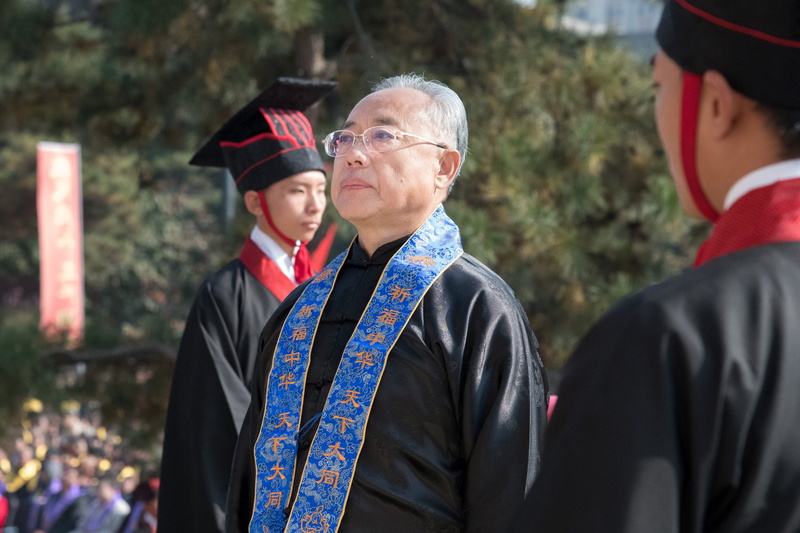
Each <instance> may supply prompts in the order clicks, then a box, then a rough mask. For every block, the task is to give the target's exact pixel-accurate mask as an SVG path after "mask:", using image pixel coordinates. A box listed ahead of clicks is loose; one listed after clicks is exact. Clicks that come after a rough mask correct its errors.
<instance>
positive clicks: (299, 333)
mask: <svg viewBox="0 0 800 533" xmlns="http://www.w3.org/2000/svg"><path fill="white" fill-rule="evenodd" d="M307 330H308V327H307V326H300V327H298V328H294V329H292V340H293V341H302V340H304V339H305V338H306V335H307V334H308V333H307Z"/></svg>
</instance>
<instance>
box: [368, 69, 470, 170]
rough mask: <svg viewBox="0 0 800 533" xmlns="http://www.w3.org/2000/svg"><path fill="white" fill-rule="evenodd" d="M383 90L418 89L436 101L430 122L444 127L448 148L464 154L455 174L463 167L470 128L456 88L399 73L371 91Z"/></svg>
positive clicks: (430, 107)
mask: <svg viewBox="0 0 800 533" xmlns="http://www.w3.org/2000/svg"><path fill="white" fill-rule="evenodd" d="M384 89H416V90H417V91H421V92H423V93H425V94H427V95H428V96H430V97H431V99H432V100H433V105H431V106H428V109H427V111H426V113H427V115H428V119H429V120H430V122H431V124H438V125H441V126H442V127H443V133H442V135H444V139H442V140H443V141H444V143H445V144H446V145H447V146H448V147H449V148H455V149H456V150H457V151H458V153H459V154H461V162H460V163H459V166H458V170H457V171H456V177H458V174H459V173H460V172H461V166H462V165H463V164H464V159H466V157H467V142H468V138H469V131H468V127H467V111H466V110H465V109H464V104H463V102H461V98H459V97H458V95H457V94H456V93H455V91H454V90H453V89H451V88H450V87H448V86H447V85H445V84H444V83H442V82H440V81H437V80H427V79H425V78H424V77H423V76H420V75H418V74H414V73H410V74H400V75H399V76H392V77H391V78H384V79H382V80H381V81H380V82H378V83H376V84H375V85H374V86H373V87H372V92H377V91H382V90H384ZM454 181H455V180H454Z"/></svg>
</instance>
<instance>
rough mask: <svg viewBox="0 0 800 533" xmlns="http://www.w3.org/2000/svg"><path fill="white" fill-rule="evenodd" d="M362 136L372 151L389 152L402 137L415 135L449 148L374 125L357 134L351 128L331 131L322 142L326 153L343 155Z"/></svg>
mask: <svg viewBox="0 0 800 533" xmlns="http://www.w3.org/2000/svg"><path fill="white" fill-rule="evenodd" d="M359 137H361V142H363V143H364V148H366V149H367V150H369V151H371V152H389V151H391V150H394V149H395V148H397V145H398V143H399V139H400V138H401V137H414V138H415V139H419V140H420V141H422V142H425V143H428V144H432V145H434V146H438V147H439V148H443V149H445V150H446V149H447V146H446V145H444V144H441V143H437V142H435V141H431V140H428V139H425V138H423V137H420V136H419V135H414V134H413V133H406V132H404V131H398V130H396V129H394V128H390V127H387V126H372V127H371V128H367V129H365V130H364V133H361V134H357V133H353V132H352V131H350V130H337V131H334V132H331V133H329V134H328V135H327V136H326V137H325V140H323V141H322V143H323V144H324V145H325V153H326V154H328V155H329V156H331V157H341V156H343V155H345V154H347V152H349V151H350V148H352V147H353V145H354V144H355V143H356V139H357V138H359Z"/></svg>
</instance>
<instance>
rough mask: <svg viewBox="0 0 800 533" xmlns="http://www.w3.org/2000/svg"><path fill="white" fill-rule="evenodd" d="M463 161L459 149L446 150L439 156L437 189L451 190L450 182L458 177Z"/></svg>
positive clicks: (436, 177) (436, 179) (436, 178)
mask: <svg viewBox="0 0 800 533" xmlns="http://www.w3.org/2000/svg"><path fill="white" fill-rule="evenodd" d="M460 163H461V154H459V153H458V151H457V150H446V151H445V153H444V154H442V157H440V158H439V170H438V172H437V173H436V176H435V185H436V188H437V189H444V190H445V191H448V190H450V184H451V183H453V180H454V179H456V172H458V165H459V164H460Z"/></svg>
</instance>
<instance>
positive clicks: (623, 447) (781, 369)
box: [513, 0, 800, 533]
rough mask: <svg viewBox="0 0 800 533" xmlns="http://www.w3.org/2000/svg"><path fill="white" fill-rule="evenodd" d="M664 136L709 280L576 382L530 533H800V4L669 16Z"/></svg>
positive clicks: (584, 359)
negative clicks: (703, 233)
mask: <svg viewBox="0 0 800 533" xmlns="http://www.w3.org/2000/svg"><path fill="white" fill-rule="evenodd" d="M657 39H658V42H659V45H660V49H659V50H658V52H657V54H656V56H655V58H654V69H653V78H654V82H655V88H656V109H655V112H656V121H657V123H658V130H659V133H660V136H661V140H662V143H663V145H664V147H665V150H666V154H667V157H668V160H669V164H670V169H671V173H672V175H673V178H674V181H675V184H676V188H677V191H678V196H679V198H680V201H681V205H682V206H683V208H684V210H685V211H687V212H688V214H690V215H692V216H696V217H704V218H706V219H708V220H709V221H711V222H713V227H712V229H711V234H710V237H709V239H708V240H707V241H706V242H705V243H704V244H703V245H702V247H701V248H700V250H699V252H698V255H697V259H696V261H695V265H694V268H691V269H688V270H686V271H685V272H682V273H681V274H679V275H677V276H675V277H673V278H671V279H668V280H666V281H664V282H662V283H659V284H656V285H654V286H651V287H648V288H646V289H644V290H642V291H641V292H639V293H637V294H634V295H631V296H629V297H627V298H625V299H624V300H622V301H621V302H620V303H619V304H617V305H616V306H615V307H614V308H613V309H612V310H611V311H609V312H608V313H606V314H605V316H604V317H602V318H601V320H600V321H599V322H598V323H597V324H596V325H595V326H594V327H593V328H592V329H591V330H590V332H589V333H588V334H587V335H586V337H585V338H584V339H583V340H582V341H581V342H580V343H579V345H578V347H577V349H576V351H575V353H574V354H573V355H572V357H571V358H570V360H569V362H568V363H567V365H566V368H565V372H564V374H563V381H562V382H561V388H560V390H559V399H558V403H557V405H556V407H555V410H554V412H553V417H552V419H551V422H550V425H549V427H548V430H547V435H546V438H545V450H544V455H543V459H542V470H541V473H540V475H539V477H538V478H537V480H536V482H535V483H534V487H533V489H532V491H531V493H530V494H529V496H528V498H527V501H526V507H525V510H524V512H523V513H521V514H520V515H519V516H518V518H517V527H516V528H515V529H513V531H518V532H528V531H530V532H533V531H535V532H537V533H542V532H544V533H547V532H558V533H564V532H583V531H586V532H592V533H603V532H613V533H626V532H637V533H638V532H643V531H646V532H648V533H661V532H677V531H681V532H687V533H689V532H701V531H702V532H707V533H716V532H725V533H740V532H753V533H756V532H758V533H761V532H767V531H770V532H773V531H775V532H777V531H781V532H788V531H800V505H798V502H800V424H798V413H800V327H798V319H800V0H771V1H770V2H752V1H744V0H727V1H724V2H723V1H719V0H667V2H666V4H665V8H664V12H663V15H662V18H661V22H660V24H659V27H658V30H657Z"/></svg>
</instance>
